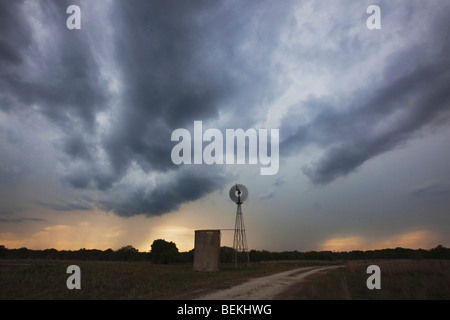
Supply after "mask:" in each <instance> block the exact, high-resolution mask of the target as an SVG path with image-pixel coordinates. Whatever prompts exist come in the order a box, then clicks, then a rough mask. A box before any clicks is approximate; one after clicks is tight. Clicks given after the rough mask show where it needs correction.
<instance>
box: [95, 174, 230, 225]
mask: <svg viewBox="0 0 450 320" xmlns="http://www.w3.org/2000/svg"><path fill="white" fill-rule="evenodd" d="M225 181H226V176H225V175H224V174H223V173H222V172H221V171H220V170H216V169H214V168H208V169H207V170H205V169H201V168H200V167H190V168H188V167H184V168H182V169H180V170H179V171H178V172H177V173H176V177H175V178H172V179H169V180H165V181H159V182H157V184H156V186H154V187H153V188H149V186H148V185H139V186H135V187H133V188H129V187H128V186H126V185H122V186H120V187H118V188H115V189H114V190H113V191H112V192H110V193H107V194H105V196H104V197H103V198H102V199H100V200H99V201H98V203H97V204H98V206H99V208H101V209H102V210H105V211H112V212H114V213H115V214H117V215H119V216H123V217H130V216H133V215H139V214H145V215H147V216H153V215H161V214H164V213H168V212H171V211H174V210H176V209H178V208H179V207H180V205H181V204H183V203H185V202H190V201H194V200H197V199H199V198H200V197H202V196H204V195H206V194H208V193H210V192H212V191H214V190H218V189H221V188H222V187H223V185H224V183H225Z"/></svg>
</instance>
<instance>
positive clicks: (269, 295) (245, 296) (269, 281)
mask: <svg viewBox="0 0 450 320" xmlns="http://www.w3.org/2000/svg"><path fill="white" fill-rule="evenodd" d="M340 267H341V266H331V267H304V268H299V269H294V270H289V271H285V272H280V273H276V274H273V275H270V276H266V277H260V278H256V279H252V280H249V281H247V282H245V283H243V284H240V285H237V286H234V287H231V288H228V289H224V290H220V291H216V292H212V293H209V294H206V295H203V296H201V297H199V298H197V299H198V300H270V299H273V298H274V297H275V296H276V295H277V294H279V293H281V292H283V291H284V290H285V289H286V288H287V287H288V286H290V285H292V284H295V283H298V282H300V281H302V280H303V279H304V278H306V277H307V276H309V275H311V274H313V273H316V272H319V271H325V270H332V269H335V268H340Z"/></svg>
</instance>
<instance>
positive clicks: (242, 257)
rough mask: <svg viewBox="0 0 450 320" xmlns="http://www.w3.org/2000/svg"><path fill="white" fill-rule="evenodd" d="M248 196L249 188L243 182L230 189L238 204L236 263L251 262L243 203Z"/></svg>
mask: <svg viewBox="0 0 450 320" xmlns="http://www.w3.org/2000/svg"><path fill="white" fill-rule="evenodd" d="M247 197H248V189H247V187H246V186H244V185H243V184H235V185H234V186H232V187H231V189H230V199H231V200H232V201H233V202H235V203H236V204H237V210H236V222H235V225H234V240H233V249H234V265H235V266H237V265H238V263H240V262H243V263H247V264H249V263H250V257H249V255H248V248H247V237H246V236H245V225H244V217H243V215H242V208H241V205H242V203H243V202H244V201H245V200H246V199H247Z"/></svg>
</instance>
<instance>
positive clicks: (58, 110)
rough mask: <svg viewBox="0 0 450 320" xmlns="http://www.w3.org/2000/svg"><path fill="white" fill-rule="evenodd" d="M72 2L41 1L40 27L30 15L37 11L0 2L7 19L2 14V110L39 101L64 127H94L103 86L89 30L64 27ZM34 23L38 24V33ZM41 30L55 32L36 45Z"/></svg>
mask: <svg viewBox="0 0 450 320" xmlns="http://www.w3.org/2000/svg"><path fill="white" fill-rule="evenodd" d="M71 3H72V2H71V1H42V2H41V3H40V8H39V9H40V13H41V14H42V15H44V16H45V21H43V25H42V30H41V29H39V28H37V27H36V26H33V25H32V22H31V20H30V19H28V17H29V16H31V15H34V14H36V12H31V11H30V9H29V8H28V11H26V10H27V8H26V7H25V5H24V2H22V1H2V6H4V7H5V8H4V9H5V10H2V14H5V15H7V17H8V18H7V19H2V25H4V27H5V28H2V44H1V46H0V47H1V48H3V49H4V50H1V51H2V53H1V54H0V64H2V65H6V66H5V67H4V68H2V71H1V80H0V89H1V91H2V93H3V94H2V97H1V98H2V104H1V105H2V108H3V109H4V110H5V109H6V110H7V109H11V108H15V109H20V108H24V107H31V106H33V105H38V106H39V111H40V112H41V113H42V114H43V115H45V116H46V117H48V118H49V119H50V120H52V121H53V122H54V123H56V124H57V125H59V126H61V127H62V128H64V129H65V130H66V131H70V130H71V129H72V127H73V126H74V123H77V122H78V123H81V124H83V125H84V130H90V131H92V130H93V126H94V120H95V113H96V111H98V109H99V108H100V107H102V102H104V96H103V93H104V90H103V87H102V83H100V82H99V78H98V67H97V65H96V62H95V61H94V60H93V58H92V55H91V48H89V45H88V43H87V41H86V34H85V33H83V31H80V32H79V33H73V32H72V33H70V32H69V30H68V29H67V28H65V24H66V18H67V15H66V13H65V12H66V8H67V6H69V5H70V4H71ZM33 28H36V29H37V30H34V31H35V32H34V33H33ZM41 31H43V32H44V33H48V34H51V35H52V37H51V42H50V43H48V42H47V43H41V46H40V47H39V46H36V45H35V44H36V43H38V42H39V41H40V39H37V38H38V37H39V35H40V32H41ZM33 37H34V39H32V38H33ZM5 48H6V49H5ZM25 57H26V58H27V59H25ZM11 59H13V61H12V62H15V63H11ZM79 120H81V122H79Z"/></svg>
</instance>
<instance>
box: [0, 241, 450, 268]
mask: <svg viewBox="0 0 450 320" xmlns="http://www.w3.org/2000/svg"><path fill="white" fill-rule="evenodd" d="M233 253H234V250H233V248H229V247H221V250H220V262H221V263H230V262H232V260H233ZM249 257H250V261H251V262H261V261H277V260H328V261H333V260H360V259H363V260H374V259H450V248H446V247H444V246H442V245H438V246H437V247H435V248H432V249H429V250H425V249H407V248H395V249H379V250H366V251H361V250H353V251H340V252H335V251H307V252H300V251H295V250H294V251H282V252H270V251H267V250H251V251H249ZM0 259H12V260H15V259H18V260H22V259H46V260H81V261H82V260H86V261H87V260H89V261H92V260H98V261H151V262H153V263H159V264H167V263H183V262H184V263H187V262H193V261H194V249H192V250H190V251H187V252H179V251H178V248H177V246H176V244H175V243H173V242H168V241H165V240H163V239H158V240H155V241H153V243H152V245H151V246H150V250H149V251H148V252H140V251H139V250H138V249H136V248H134V247H133V246H131V245H127V246H124V247H122V248H120V249H118V250H112V249H107V250H98V249H85V248H82V249H79V250H75V251H72V250H56V249H45V250H31V249H27V248H19V249H8V248H6V247H5V246H3V245H0Z"/></svg>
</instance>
